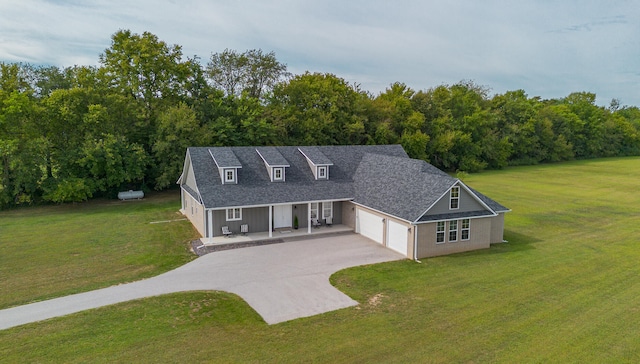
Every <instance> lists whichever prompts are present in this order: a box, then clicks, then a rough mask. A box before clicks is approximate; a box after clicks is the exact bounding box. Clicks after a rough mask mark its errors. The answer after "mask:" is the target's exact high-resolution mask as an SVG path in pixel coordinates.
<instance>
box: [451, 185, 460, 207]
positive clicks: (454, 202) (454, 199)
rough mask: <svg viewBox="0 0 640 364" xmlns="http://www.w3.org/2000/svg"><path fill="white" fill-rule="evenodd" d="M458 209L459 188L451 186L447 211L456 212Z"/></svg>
mask: <svg viewBox="0 0 640 364" xmlns="http://www.w3.org/2000/svg"><path fill="white" fill-rule="evenodd" d="M458 207H460V187H458V186H453V187H451V192H450V193H449V209H450V210H457V209H458Z"/></svg>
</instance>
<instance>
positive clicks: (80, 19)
mask: <svg viewBox="0 0 640 364" xmlns="http://www.w3.org/2000/svg"><path fill="white" fill-rule="evenodd" d="M119 29H130V30H132V31H133V32H136V33H141V32H143V31H150V32H151V33H154V34H156V35H157V36H158V37H159V38H160V39H162V40H164V41H166V42H167V43H169V44H179V45H181V46H182V47H183V52H184V54H185V56H193V55H198V56H200V57H201V59H202V60H203V61H204V62H206V60H207V59H208V58H209V56H210V54H211V53H212V52H220V51H222V50H224V49H225V48H230V49H236V50H239V51H244V50H247V49H254V48H261V49H263V50H265V51H271V50H273V51H275V52H276V55H277V57H278V59H279V60H280V61H283V62H285V63H287V64H288V66H289V69H290V70H291V71H292V72H295V73H302V72H304V71H305V70H310V71H312V72H315V71H317V72H332V73H335V74H337V75H338V76H340V77H343V78H345V79H347V80H348V81H350V82H352V83H359V84H361V85H362V88H363V89H365V90H369V91H372V92H374V93H377V92H379V91H382V90H384V88H385V87H387V86H388V85H389V84H390V83H392V82H396V81H398V82H404V83H406V84H407V85H409V86H410V87H413V88H415V89H426V88H429V87H433V86H437V85H439V84H442V83H449V84H450V83H455V82H457V81H460V80H462V79H472V80H475V81H476V82H478V83H480V84H483V85H487V86H490V87H491V88H492V89H493V90H494V91H495V92H504V91H507V90H515V89H524V90H525V91H527V93H528V94H529V95H532V96H533V95H539V96H541V97H543V98H554V97H562V96H566V95H568V94H569V93H570V92H572V91H591V92H596V93H597V94H598V101H599V103H601V104H608V102H609V100H610V99H611V98H613V97H616V98H620V99H622V101H623V103H627V104H633V105H640V90H639V89H638V87H637V86H636V85H637V84H638V81H639V78H640V75H639V74H638V70H637V66H636V64H637V59H638V56H640V44H639V43H640V40H639V39H638V34H640V7H638V6H637V5H636V4H635V3H634V2H633V1H616V2H605V3H601V2H592V1H589V2H579V1H577V0H572V1H565V2H550V1H533V0H530V1H526V0H521V1H515V2H506V3H505V2H504V1H498V0H487V1H482V2H478V1H471V0H453V1H447V2H424V1H418V0H400V1H396V2H387V1H373V0H371V1H364V0H357V1H356V0H354V1H338V0H330V1H323V2H301V1H293V0H291V1H287V0H275V1H269V2H265V1H247V0H239V1H235V2H230V1H224V0H215V1H206V0H185V1H177V0H174V1H168V0H164V1H151V0H138V1H130V0H129V1H124V0H114V1H104V0H102V1H93V2H84V1H73V0H72V1H44V0H21V1H19V2H13V3H11V4H10V3H9V2H8V1H5V2H0V61H8V62H17V61H23V62H30V63H35V64H54V65H59V66H70V65H74V64H97V63H98V56H99V54H100V53H102V52H103V51H104V49H106V48H108V47H109V46H110V37H111V35H112V34H113V33H114V32H116V31H117V30H119Z"/></svg>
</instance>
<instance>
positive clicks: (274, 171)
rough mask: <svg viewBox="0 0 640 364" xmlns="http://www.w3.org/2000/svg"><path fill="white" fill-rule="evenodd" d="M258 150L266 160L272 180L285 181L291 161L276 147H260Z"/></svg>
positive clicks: (265, 163)
mask: <svg viewBox="0 0 640 364" xmlns="http://www.w3.org/2000/svg"><path fill="white" fill-rule="evenodd" d="M256 152H257V153H258V155H259V156H260V158H262V160H263V161H264V165H265V167H267V173H269V179H270V180H271V182H284V181H285V179H286V178H285V174H286V173H285V172H286V169H287V167H289V162H288V161H287V160H286V159H285V158H284V157H283V156H282V154H280V152H279V151H278V149H277V148H276V147H260V148H256Z"/></svg>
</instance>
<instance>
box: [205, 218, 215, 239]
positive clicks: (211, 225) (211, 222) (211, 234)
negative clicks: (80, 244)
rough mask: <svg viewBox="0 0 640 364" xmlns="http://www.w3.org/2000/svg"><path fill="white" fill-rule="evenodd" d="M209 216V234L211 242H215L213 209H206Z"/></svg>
mask: <svg viewBox="0 0 640 364" xmlns="http://www.w3.org/2000/svg"><path fill="white" fill-rule="evenodd" d="M205 211H206V214H205V215H206V216H207V235H208V236H209V239H208V240H209V244H211V243H212V242H213V211H211V210H205Z"/></svg>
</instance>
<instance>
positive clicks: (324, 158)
mask: <svg viewBox="0 0 640 364" xmlns="http://www.w3.org/2000/svg"><path fill="white" fill-rule="evenodd" d="M298 148H300V150H298ZM257 149H259V150H260V153H261V154H262V152H263V151H265V153H266V154H268V155H269V157H267V156H265V154H262V155H263V157H265V158H269V160H270V161H271V162H273V163H280V162H282V161H285V162H287V164H288V165H289V167H288V168H287V180H286V182H284V183H274V182H271V180H270V178H269V173H268V171H267V169H266V168H265V167H264V161H263V160H262V158H260V156H259V155H258V153H257V152H256V147H224V148H215V147H210V148H206V147H192V148H189V149H188V153H189V155H190V157H191V165H192V168H193V173H194V177H195V181H196V185H197V189H198V192H200V196H201V199H202V202H203V203H204V206H205V207H206V208H228V207H236V206H261V205H269V204H273V203H296V202H309V201H324V200H341V199H344V200H347V199H353V201H354V202H356V203H359V204H362V205H364V206H367V207H370V208H373V209H376V210H379V211H382V212H385V213H388V214H390V215H393V216H396V217H399V218H402V219H405V220H407V221H416V220H417V219H419V218H421V217H422V215H423V214H424V212H425V211H426V209H427V208H429V207H430V206H432V205H433V204H434V203H435V202H436V201H437V200H438V199H439V198H440V197H441V196H443V195H444V194H445V193H446V192H447V191H448V190H449V189H450V188H451V186H452V185H453V184H454V183H456V182H457V181H458V180H457V179H455V178H453V177H451V176H449V175H448V174H446V173H444V172H442V171H441V170H439V169H437V168H435V167H434V166H432V165H430V164H428V163H426V162H424V161H422V160H417V159H411V158H409V157H408V156H407V154H406V152H405V151H404V149H402V147H401V146H400V145H362V146H358V145H350V146H318V147H259V148H257ZM301 150H302V151H305V153H306V152H307V151H311V152H310V154H312V155H313V158H317V159H316V160H314V163H317V164H325V165H326V164H329V163H326V162H330V163H332V164H331V167H329V168H330V176H331V177H330V179H329V180H316V179H315V178H314V176H313V173H312V171H311V168H310V167H309V164H308V163H307V160H306V158H305V156H304V155H303V154H302V153H301ZM209 151H211V153H212V154H213V155H214V156H216V160H217V157H218V156H221V158H222V160H223V161H224V163H227V164H226V166H229V167H231V166H238V165H239V166H242V168H241V169H239V170H238V175H237V181H238V183H237V184H224V185H223V184H222V183H221V181H220V177H219V174H218V171H217V168H216V165H215V163H214V161H213V158H211V155H210V154H209ZM231 156H233V157H231ZM307 157H309V158H312V157H311V156H309V155H308V154H307ZM233 158H235V161H234V160H232V159H233ZM280 158H281V159H280ZM234 164H235V165H234ZM280 165H281V164H280ZM185 187H186V186H185ZM187 191H188V192H189V193H192V192H193V194H194V196H197V195H196V194H195V191H191V190H187ZM471 191H472V192H473V193H475V194H476V195H477V196H478V198H480V199H481V200H482V201H483V202H484V203H485V204H486V205H487V206H489V207H490V208H491V209H493V210H494V211H495V212H506V211H509V209H507V208H506V207H504V206H502V205H500V204H499V203H497V202H495V201H493V200H492V199H490V198H488V197H486V196H484V195H482V194H481V193H479V192H477V191H475V190H471ZM488 213H489V214H492V213H490V212H488ZM472 214H473V213H472ZM456 216H457V215H456ZM465 216H469V214H468V213H465ZM433 218H434V217H433V216H428V217H423V219H433ZM436 218H437V216H436ZM421 221H423V220H421ZM424 221H426V220H424Z"/></svg>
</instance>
